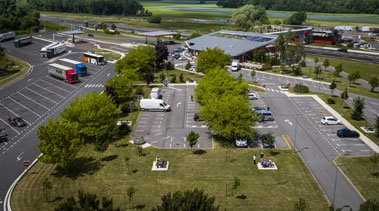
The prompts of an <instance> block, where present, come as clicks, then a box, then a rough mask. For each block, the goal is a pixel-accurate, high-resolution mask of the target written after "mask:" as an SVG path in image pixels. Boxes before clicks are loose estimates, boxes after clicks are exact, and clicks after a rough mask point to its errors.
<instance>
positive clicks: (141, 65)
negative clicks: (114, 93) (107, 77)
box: [115, 46, 156, 80]
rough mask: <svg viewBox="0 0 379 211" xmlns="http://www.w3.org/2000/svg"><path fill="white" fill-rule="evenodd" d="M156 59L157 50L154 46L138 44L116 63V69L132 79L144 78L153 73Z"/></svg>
mask: <svg viewBox="0 0 379 211" xmlns="http://www.w3.org/2000/svg"><path fill="white" fill-rule="evenodd" d="M155 61H156V52H155V49H154V47H152V46H138V47H137V48H136V49H133V50H131V51H130V52H129V54H127V55H126V56H125V57H124V58H123V59H121V60H119V61H118V62H117V63H116V67H115V71H116V72H118V73H122V74H124V75H125V76H126V77H128V78H130V79H131V80H137V79H143V78H144V77H145V74H146V73H151V72H152V70H153V67H154V64H155Z"/></svg>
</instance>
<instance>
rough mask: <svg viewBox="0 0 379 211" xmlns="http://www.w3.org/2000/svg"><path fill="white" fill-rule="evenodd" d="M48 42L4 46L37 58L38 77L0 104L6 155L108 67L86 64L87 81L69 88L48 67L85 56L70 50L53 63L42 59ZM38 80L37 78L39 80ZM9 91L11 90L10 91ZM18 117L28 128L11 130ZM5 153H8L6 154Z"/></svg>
mask: <svg viewBox="0 0 379 211" xmlns="http://www.w3.org/2000/svg"><path fill="white" fill-rule="evenodd" d="M47 44H48V42H45V41H40V40H36V39H33V43H32V44H30V45H27V46H24V47H21V48H13V47H12V46H11V45H12V41H9V42H6V43H2V45H3V46H6V47H7V50H9V51H19V52H20V53H22V54H23V55H30V57H31V58H34V61H35V63H34V65H33V66H34V68H33V73H35V74H34V75H36V77H33V78H29V79H27V80H26V81H25V82H26V83H25V84H24V86H22V87H20V88H19V89H18V90H13V91H12V92H11V94H9V95H7V96H5V97H3V98H2V99H1V100H0V128H6V131H7V133H8V141H7V142H2V143H0V149H1V150H2V151H3V150H4V149H5V148H8V147H7V145H8V144H10V143H12V141H13V140H14V139H15V138H17V136H19V135H23V133H24V132H26V131H28V130H29V129H30V128H31V127H32V126H33V124H34V123H35V122H37V121H38V120H40V119H43V118H44V116H45V114H47V113H48V112H49V111H53V110H55V109H56V107H58V106H59V105H61V104H62V103H63V102H64V101H65V99H67V98H68V97H70V96H72V95H74V92H75V91H76V90H77V89H78V88H80V87H82V86H85V85H86V82H87V81H88V80H90V79H91V78H93V77H94V76H95V75H96V74H98V73H99V72H101V71H103V70H104V69H105V68H106V67H107V65H105V66H95V65H92V64H87V63H86V66H87V71H88V74H89V75H87V76H85V77H79V80H80V83H77V84H69V83H66V82H64V81H63V80H59V79H56V78H53V77H51V76H49V75H48V73H47V64H49V63H54V62H55V61H56V60H57V59H58V58H69V59H74V60H77V61H82V52H81V51H78V50H77V49H73V48H67V51H66V52H65V53H63V54H62V55H59V56H58V57H54V58H52V59H43V58H41V57H40V50H41V48H42V47H44V46H46V45H47ZM14 53H15V52H14ZM37 76H38V77H37ZM7 91H8V92H9V91H10V90H9V89H8V90H7ZM16 116H19V117H22V118H23V119H24V120H25V122H26V123H27V126H25V127H15V126H11V125H10V124H9V122H8V118H14V117H16ZM3 153H5V151H3Z"/></svg>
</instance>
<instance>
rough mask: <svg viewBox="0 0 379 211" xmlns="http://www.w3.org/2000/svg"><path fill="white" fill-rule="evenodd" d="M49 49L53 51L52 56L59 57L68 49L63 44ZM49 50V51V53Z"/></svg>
mask: <svg viewBox="0 0 379 211" xmlns="http://www.w3.org/2000/svg"><path fill="white" fill-rule="evenodd" d="M49 49H51V54H52V55H53V56H57V55H59V54H61V53H63V52H65V51H66V49H67V47H66V46H65V45H63V44H58V45H54V46H53V47H51V48H49ZM49 49H48V51H49Z"/></svg>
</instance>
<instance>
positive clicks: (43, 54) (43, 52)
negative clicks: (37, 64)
mask: <svg viewBox="0 0 379 211" xmlns="http://www.w3.org/2000/svg"><path fill="white" fill-rule="evenodd" d="M56 45H58V43H56V42H54V43H51V44H49V45H46V46H45V47H43V48H41V57H47V58H51V57H52V56H53V55H48V54H49V53H50V52H51V50H49V49H51V48H52V47H54V46H56Z"/></svg>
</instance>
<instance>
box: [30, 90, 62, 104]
mask: <svg viewBox="0 0 379 211" xmlns="http://www.w3.org/2000/svg"><path fill="white" fill-rule="evenodd" d="M25 89H28V90H29V91H31V92H34V93H36V94H37V95H39V96H41V97H43V98H45V99H48V100H50V101H51V102H53V103H55V104H58V103H57V102H55V101H54V100H51V99H49V98H47V97H45V96H43V95H41V94H40V93H38V92H35V91H33V90H31V89H29V88H28V87H25Z"/></svg>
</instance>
